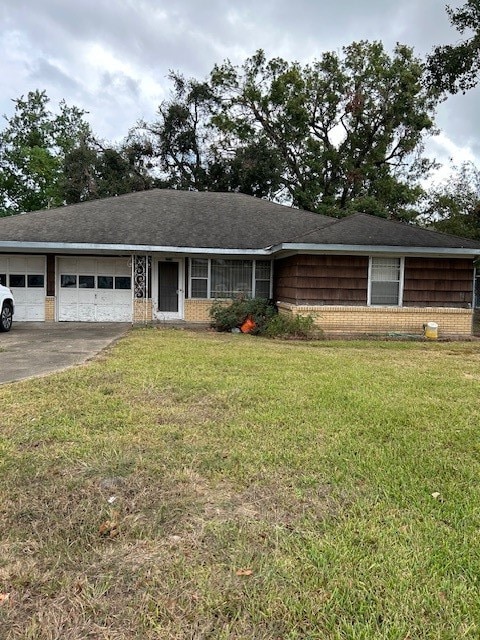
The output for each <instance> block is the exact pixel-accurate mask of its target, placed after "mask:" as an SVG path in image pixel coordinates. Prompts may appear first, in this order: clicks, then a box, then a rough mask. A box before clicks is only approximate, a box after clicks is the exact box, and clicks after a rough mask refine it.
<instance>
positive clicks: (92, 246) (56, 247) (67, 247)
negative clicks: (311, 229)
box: [0, 240, 271, 256]
mask: <svg viewBox="0 0 480 640" xmlns="http://www.w3.org/2000/svg"><path fill="white" fill-rule="evenodd" d="M0 250H3V251H24V252H28V253H33V252H38V251H43V252H46V253H54V252H61V253H92V252H99V253H168V254H172V253H176V254H189V255H190V254H199V255H202V254H209V255H212V254H215V255H261V256H268V255H270V253H271V251H270V248H268V247H267V248H265V249H258V248H257V249H250V248H247V249H236V248H232V249H228V248H227V249H225V248H221V247H175V246H158V245H143V244H104V243H88V242H26V241H20V240H15V241H14V240H12V241H9V240H2V241H0Z"/></svg>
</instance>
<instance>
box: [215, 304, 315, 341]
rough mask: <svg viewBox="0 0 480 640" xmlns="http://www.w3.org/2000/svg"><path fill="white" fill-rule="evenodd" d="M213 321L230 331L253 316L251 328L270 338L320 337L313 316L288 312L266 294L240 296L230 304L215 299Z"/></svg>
mask: <svg viewBox="0 0 480 640" xmlns="http://www.w3.org/2000/svg"><path fill="white" fill-rule="evenodd" d="M210 316H211V318H212V322H211V325H212V327H213V328H214V329H216V330H217V331H231V330H232V329H235V328H240V326H241V325H242V324H243V323H244V322H245V320H246V319H247V318H248V317H251V318H252V320H253V321H254V322H255V328H254V329H253V330H252V331H251V332H250V333H253V334H255V335H263V336H266V337H267V338H303V339H305V338H312V337H314V336H316V337H321V336H322V335H323V334H322V332H321V331H320V330H318V329H315V327H314V324H315V323H314V319H313V318H312V317H311V316H286V315H281V314H279V313H278V311H277V309H276V308H275V307H274V306H273V305H272V304H271V303H269V302H268V301H267V300H265V299H263V298H241V299H238V300H234V301H233V302H232V303H231V304H229V305H225V303H224V302H220V301H217V302H215V303H214V304H213V305H212V307H211V309H210Z"/></svg>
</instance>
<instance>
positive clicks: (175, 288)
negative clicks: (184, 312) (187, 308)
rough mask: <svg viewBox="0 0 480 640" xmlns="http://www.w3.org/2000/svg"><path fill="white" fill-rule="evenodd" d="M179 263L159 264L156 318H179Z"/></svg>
mask: <svg viewBox="0 0 480 640" xmlns="http://www.w3.org/2000/svg"><path fill="white" fill-rule="evenodd" d="M180 277H181V269H180V263H179V262H176V261H173V260H172V261H168V262H159V263H158V278H157V295H158V299H157V318H158V319H159V320H174V319H176V318H181V297H180V292H181V289H180Z"/></svg>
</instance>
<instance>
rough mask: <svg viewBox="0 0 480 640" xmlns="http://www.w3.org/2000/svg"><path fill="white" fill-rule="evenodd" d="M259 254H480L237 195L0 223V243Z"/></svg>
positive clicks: (103, 203) (159, 197) (461, 244)
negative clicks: (339, 248)
mask: <svg viewBox="0 0 480 640" xmlns="http://www.w3.org/2000/svg"><path fill="white" fill-rule="evenodd" d="M1 241H7V242H8V241H20V242H22V241H23V242H42V243H43V242H49V243H75V244H76V243H82V244H83V243H85V244H117V245H118V244H119V245H122V244H125V245H144V246H158V247H162V246H163V247H185V248H189V247H201V248H207V249H208V248H212V249H213V248H216V249H263V248H267V247H270V246H272V245H279V244H282V243H308V244H343V245H350V246H351V245H361V246H368V245H370V246H405V247H429V248H434V247H442V248H469V249H477V248H478V249H479V253H480V242H476V241H474V240H468V239H465V238H458V237H456V236H451V235H448V234H444V233H436V232H434V231H427V230H425V229H421V228H419V227H414V226H411V225H407V224H402V223H397V222H391V221H389V220H385V219H383V218H377V217H374V216H369V215H365V214H360V213H359V214H353V215H351V216H348V217H346V218H342V219H340V220H338V219H336V218H330V217H327V216H322V215H319V214H316V213H310V212H308V211H301V210H297V209H292V208H290V207H285V206H282V205H279V204H275V203H272V202H267V201H266V200H260V199H258V198H253V197H251V196H246V195H243V194H235V193H209V192H200V193H199V192H191V191H173V190H168V189H153V190H151V191H142V192H138V193H130V194H127V195H124V196H119V197H115V198H105V199H103V200H94V201H92V202H84V203H81V204H76V205H69V206H66V207H60V208H58V209H51V210H47V211H38V212H32V213H25V214H22V215H18V216H12V217H8V218H0V242H1Z"/></svg>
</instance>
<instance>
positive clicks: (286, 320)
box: [264, 313, 323, 339]
mask: <svg viewBox="0 0 480 640" xmlns="http://www.w3.org/2000/svg"><path fill="white" fill-rule="evenodd" d="M314 334H316V335H317V337H321V335H323V334H322V332H321V330H320V329H315V321H314V319H313V318H312V316H286V315H282V314H280V313H277V314H276V315H275V316H274V317H273V318H271V319H270V321H269V322H268V324H267V326H266V328H265V331H264V335H265V336H267V338H304V339H305V338H312V337H313V336H314Z"/></svg>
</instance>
